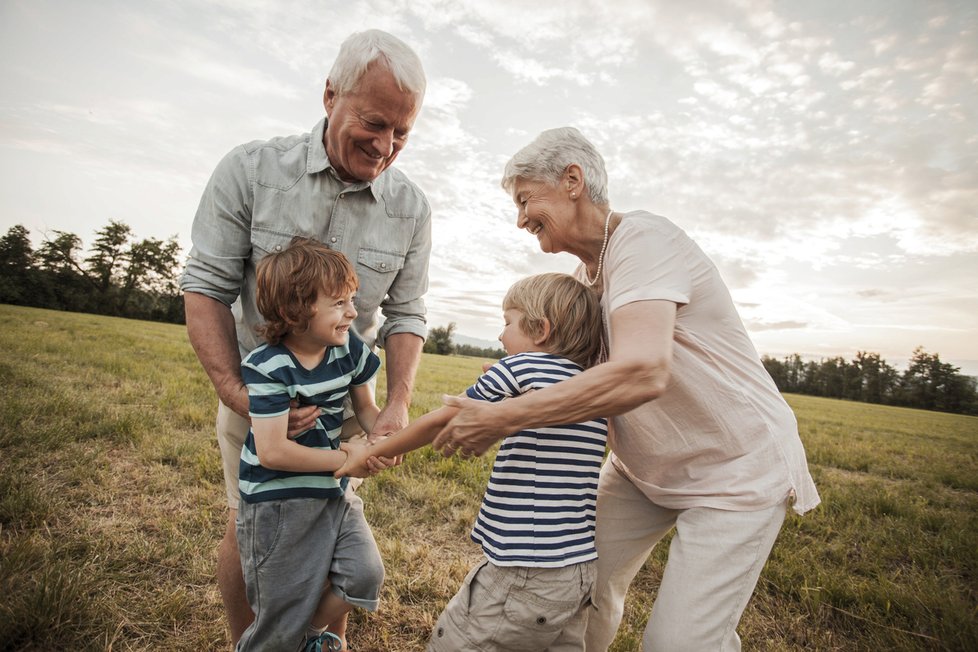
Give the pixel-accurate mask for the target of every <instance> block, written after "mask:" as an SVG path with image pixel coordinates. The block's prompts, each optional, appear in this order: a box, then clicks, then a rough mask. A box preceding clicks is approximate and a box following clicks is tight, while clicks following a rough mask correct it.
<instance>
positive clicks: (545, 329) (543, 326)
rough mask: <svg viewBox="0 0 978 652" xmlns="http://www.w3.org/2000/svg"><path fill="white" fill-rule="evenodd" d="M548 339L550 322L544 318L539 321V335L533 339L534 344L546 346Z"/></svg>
mask: <svg viewBox="0 0 978 652" xmlns="http://www.w3.org/2000/svg"><path fill="white" fill-rule="evenodd" d="M549 339H550V320H549V319H547V318H546V317H544V318H543V319H541V320H540V333H539V335H537V336H536V337H534V338H533V343H534V344H546V343H547V340H549Z"/></svg>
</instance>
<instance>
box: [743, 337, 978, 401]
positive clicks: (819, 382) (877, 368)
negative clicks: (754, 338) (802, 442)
mask: <svg viewBox="0 0 978 652" xmlns="http://www.w3.org/2000/svg"><path fill="white" fill-rule="evenodd" d="M761 360H762V362H763V363H764V368H765V369H767V371H768V373H769V374H771V378H773V379H774V382H775V384H776V385H777V386H778V389H779V390H781V391H782V392H790V393H794V394H809V395H811V396H825V397H828V398H841V399H848V400H851V401H863V402H865V403H881V404H885V405H901V406H905V407H913V408H921V409H924V410H938V411H941V412H956V413H958V414H978V390H976V381H975V378H973V377H971V376H965V375H962V374H960V373H959V371H960V368H959V367H955V366H954V365H951V364H948V363H946V362H941V359H940V357H939V356H938V355H937V354H936V353H934V354H931V353H927V352H926V351H925V350H924V349H923V347H917V348H916V349H914V352H913V357H911V358H910V364H909V365H908V366H907V369H906V371H903V372H902V373H901V372H900V371H898V370H897V369H896V368H894V367H893V366H891V365H890V364H889V363H887V362H886V360H884V359H883V358H881V357H880V354H879V353H867V352H864V351H859V352H857V353H856V357H855V359H853V360H849V361H847V360H846V359H845V358H842V357H841V356H839V357H834V358H828V359H823V360H819V361H818V362H815V361H811V360H809V361H807V362H806V361H804V360H802V359H801V356H800V355H798V354H797V353H796V354H794V355H790V356H786V357H784V358H782V359H780V360H778V359H775V358H771V357H768V356H763V357H762V358H761Z"/></svg>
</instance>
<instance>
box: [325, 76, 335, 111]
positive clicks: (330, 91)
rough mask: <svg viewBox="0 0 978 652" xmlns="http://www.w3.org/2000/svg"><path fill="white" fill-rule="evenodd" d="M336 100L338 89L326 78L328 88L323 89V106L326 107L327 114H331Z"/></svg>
mask: <svg viewBox="0 0 978 652" xmlns="http://www.w3.org/2000/svg"><path fill="white" fill-rule="evenodd" d="M335 102H336V89H335V88H333V85H332V83H331V82H330V81H329V80H328V79H327V80H326V90H325V91H323V108H324V109H326V115H329V114H330V112H331V111H332V110H333V104H334V103H335Z"/></svg>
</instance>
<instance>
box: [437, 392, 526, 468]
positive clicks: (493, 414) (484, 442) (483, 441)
mask: <svg viewBox="0 0 978 652" xmlns="http://www.w3.org/2000/svg"><path fill="white" fill-rule="evenodd" d="M506 402H507V401H502V402H501V403H489V402H488V401H477V400H475V399H471V398H465V397H462V396H448V395H446V396H442V403H444V404H445V405H447V406H449V407H453V408H456V409H458V414H456V415H455V416H454V417H453V418H452V420H451V421H449V422H448V423H447V424H446V425H445V427H444V428H442V430H441V432H439V433H438V436H437V437H435V440H434V441H433V442H432V443H431V445H432V447H433V448H434V449H435V450H437V451H441V454H442V455H444V456H445V457H451V456H452V455H454V454H455V453H459V454H461V455H462V456H472V455H482V454H483V453H485V452H486V451H487V450H489V448H490V447H491V446H492V445H493V444H495V443H496V442H497V441H499V440H500V439H502V438H503V437H505V436H506V435H507V434H508V433H509V432H510V430H509V429H507V426H506V425H505V419H503V418H502V417H504V416H505V414H506V411H505V407H506V406H505V403H506ZM516 430H518V428H514V429H512V431H513V432H515V431H516Z"/></svg>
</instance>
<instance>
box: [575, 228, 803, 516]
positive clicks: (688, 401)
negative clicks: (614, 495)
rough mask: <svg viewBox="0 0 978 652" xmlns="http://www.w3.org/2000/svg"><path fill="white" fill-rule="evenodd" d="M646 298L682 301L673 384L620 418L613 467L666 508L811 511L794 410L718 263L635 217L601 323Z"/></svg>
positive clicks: (613, 249)
mask: <svg viewBox="0 0 978 652" xmlns="http://www.w3.org/2000/svg"><path fill="white" fill-rule="evenodd" d="M582 269H583V268H579V270H578V274H581V273H582ZM648 300H666V301H673V302H675V303H676V304H678V309H677V313H676V325H675V335H674V341H673V354H672V369H671V377H670V382H669V386H668V387H667V389H666V391H665V392H664V393H663V394H662V395H661V396H660V397H659V398H658V399H656V400H654V401H650V402H648V403H645V404H643V405H641V406H639V407H637V408H635V409H634V410H632V411H630V412H627V413H625V414H622V415H620V416H618V417H615V419H614V431H613V433H612V435H611V437H610V438H609V443H610V446H611V450H612V463H614V464H615V465H616V466H617V468H618V469H619V470H620V471H622V472H623V473H624V474H625V475H626V476H627V477H628V478H630V479H631V480H632V481H633V482H634V483H635V484H636V486H638V487H639V488H640V489H641V491H642V492H643V493H644V494H645V495H646V496H648V498H649V500H651V501H653V502H655V503H656V504H658V505H661V506H663V507H666V508H672V509H684V508H689V507H699V506H702V507H712V508H717V509H727V510H735V511H748V510H757V509H763V508H766V507H770V506H772V505H774V504H776V503H778V502H780V501H783V500H785V499H787V498H788V497H789V496H793V497H794V509H795V511H796V512H798V513H799V514H802V513H804V512H806V511H808V510H810V509H812V508H813V507H815V506H816V505H817V504H818V503H819V500H820V499H819V496H818V491H817V490H816V489H815V483H814V482H813V481H812V478H811V475H810V474H809V472H808V463H807V461H806V459H805V450H804V447H803V446H802V443H801V439H800V438H799V437H798V425H797V422H796V420H795V416H794V413H793V412H792V411H791V408H790V407H788V404H787V403H785V401H784V399H783V398H782V397H781V394H780V392H778V389H777V387H776V386H775V384H774V382H773V381H772V380H771V377H770V376H769V375H768V373H767V371H766V370H765V369H764V366H763V365H762V364H761V361H760V358H759V356H758V355H757V351H756V350H755V349H754V345H753V343H752V342H751V340H750V338H749V337H748V335H747V331H746V329H745V328H744V325H743V323H742V322H741V320H740V316H739V315H738V314H737V310H736V308H735V307H734V304H733V301H732V299H731V298H730V293H729V291H728V290H727V287H726V285H725V284H724V283H723V280H722V279H721V278H720V274H719V272H718V270H717V268H716V266H715V265H714V264H713V263H712V261H710V259H709V258H708V257H707V256H706V254H704V253H703V251H702V250H701V249H700V248H699V247H698V246H697V245H696V243H695V242H693V241H692V240H691V239H690V238H689V236H687V235H686V233H685V232H684V231H683V230H682V229H680V228H679V227H677V226H676V225H675V224H673V223H672V222H670V221H669V220H667V219H666V218H664V217H660V216H658V215H653V214H651V213H648V212H645V211H634V212H630V213H626V214H625V216H624V217H623V219H622V221H621V224H620V225H619V226H618V228H617V229H616V230H615V232H614V234H613V235H612V237H611V240H610V242H609V243H608V251H607V254H606V260H605V269H604V274H603V294H602V299H601V303H602V307H603V310H604V314H605V317H606V325H607V324H608V323H609V319H608V318H609V317H610V315H611V314H612V313H613V312H614V311H615V310H616V309H618V308H620V307H621V306H623V305H626V304H628V303H632V302H635V301H648ZM609 338H610V333H609Z"/></svg>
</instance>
